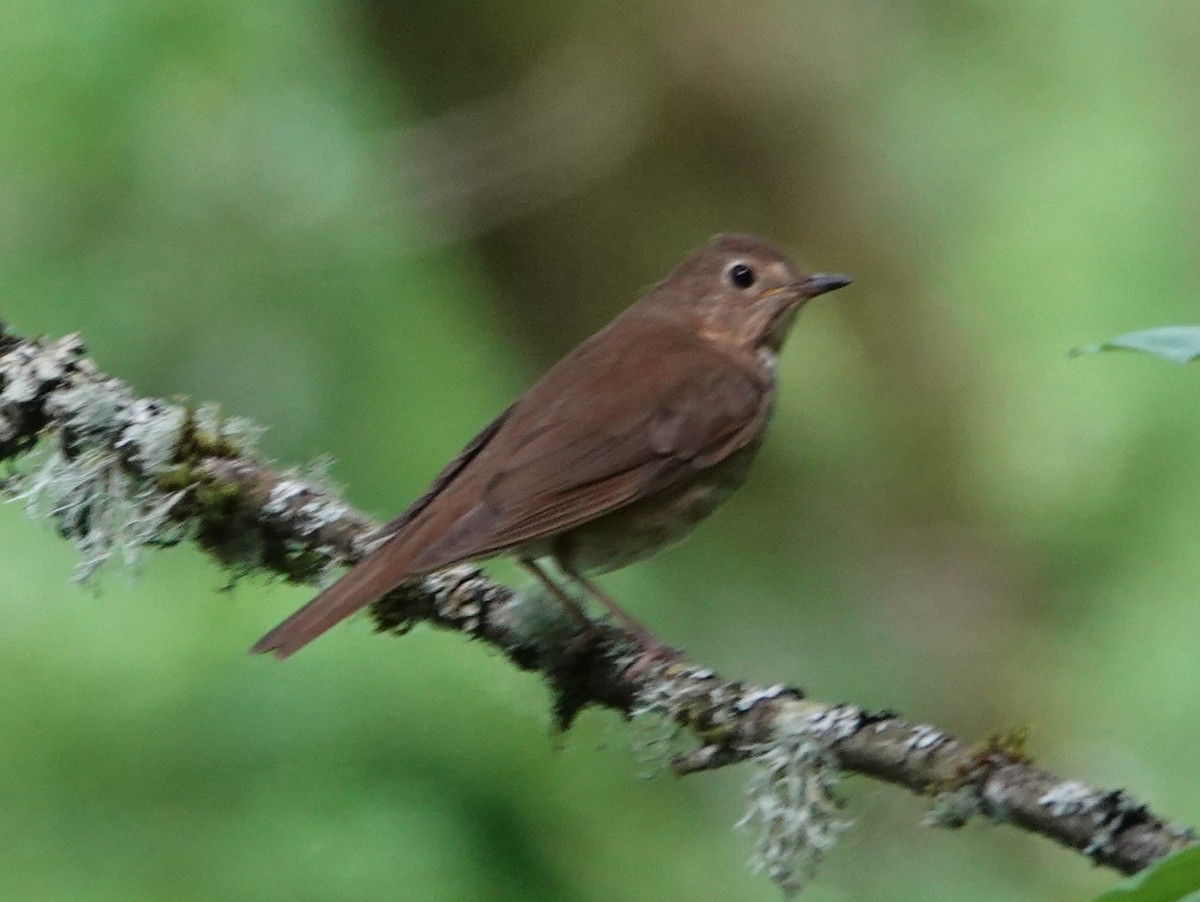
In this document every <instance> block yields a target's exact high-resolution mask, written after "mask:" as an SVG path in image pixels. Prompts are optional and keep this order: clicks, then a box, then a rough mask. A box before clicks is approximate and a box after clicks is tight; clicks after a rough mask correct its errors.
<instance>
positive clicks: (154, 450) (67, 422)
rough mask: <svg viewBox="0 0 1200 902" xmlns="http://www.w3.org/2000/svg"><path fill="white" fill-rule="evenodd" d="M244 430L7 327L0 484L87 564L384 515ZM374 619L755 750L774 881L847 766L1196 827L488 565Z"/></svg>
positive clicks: (557, 696)
mask: <svg viewBox="0 0 1200 902" xmlns="http://www.w3.org/2000/svg"><path fill="white" fill-rule="evenodd" d="M255 437H256V430H255V429H254V428H253V427H252V426H251V425H250V424H248V423H247V422H245V421H242V420H238V419H228V418H223V417H222V416H221V415H220V412H219V410H218V409H217V408H215V407H201V408H192V407H189V406H186V405H184V404H177V403H170V402H165V401H161V400H156V399H148V398H139V397H137V396H136V395H135V394H134V393H133V392H132V390H130V389H129V388H128V386H126V385H125V384H124V383H122V382H121V381H120V380H117V379H113V378H110V377H108V376H105V375H104V374H103V373H101V372H100V371H99V370H98V369H97V368H96V366H95V365H94V364H93V363H92V362H91V360H89V359H88V358H87V357H86V356H85V349H84V346H83V343H82V341H81V340H80V339H79V337H78V336H68V337H66V338H62V339H59V340H57V341H49V340H30V339H23V338H19V337H17V336H15V335H13V334H11V333H9V332H7V331H4V332H3V333H0V460H6V461H9V462H10V465H11V466H12V468H13V470H14V475H12V476H10V477H9V478H8V479H7V480H6V483H5V486H6V488H7V491H8V494H9V497H10V498H13V499H15V500H19V501H23V502H24V503H25V505H26V507H27V509H28V511H29V512H30V514H31V515H32V516H35V517H45V518H50V519H51V520H53V521H54V523H55V525H56V527H57V528H58V531H59V532H60V534H61V535H62V536H63V537H64V538H66V539H67V540H69V541H71V542H72V543H74V544H75V545H76V546H77V547H78V548H79V550H80V553H81V563H80V566H79V568H78V574H77V575H78V576H79V577H80V578H86V577H87V576H89V575H91V574H92V573H93V572H94V571H95V570H96V568H97V567H99V566H100V565H101V564H103V563H105V562H106V561H107V560H109V559H110V558H111V557H112V556H113V555H114V554H116V553H120V554H122V556H123V557H124V558H125V559H126V560H136V558H137V557H138V555H139V553H140V552H142V551H144V550H145V549H146V548H152V547H157V546H161V545H164V544H173V543H177V542H180V541H183V540H191V541H194V542H195V543H196V544H198V545H199V546H200V547H201V548H202V549H204V550H205V551H207V552H208V553H209V554H211V555H212V556H213V557H215V558H216V559H217V561H218V562H220V563H221V564H222V566H224V567H225V568H227V569H229V570H230V571H231V573H232V574H233V576H235V577H236V576H237V575H240V574H243V573H249V572H267V573H272V574H277V575H279V576H282V577H284V578H286V579H288V580H292V581H297V582H305V583H314V582H319V581H321V580H322V579H327V578H329V576H331V575H332V573H333V571H334V569H335V568H336V567H337V566H339V565H342V564H351V563H353V562H354V561H356V560H357V559H358V558H360V557H361V556H362V555H363V553H364V552H365V551H366V550H367V549H369V548H370V547H372V546H373V544H374V543H376V542H378V541H379V540H380V538H381V535H380V533H379V531H378V527H377V525H376V524H374V523H373V522H372V521H371V520H370V519H369V518H368V517H366V516H364V515H363V514H361V513H358V512H357V511H355V510H354V509H353V508H352V507H350V506H349V505H348V504H347V503H346V502H345V501H343V500H342V499H341V498H340V497H338V495H337V493H336V492H335V491H333V490H332V489H330V488H328V487H326V486H325V485H324V484H323V482H322V479H321V474H320V473H319V471H314V472H307V473H306V472H301V471H295V470H289V471H285V472H277V471H275V470H273V469H271V468H270V467H268V466H267V465H266V464H264V463H263V462H262V460H261V459H260V458H259V457H258V456H257V455H256V453H255V451H254V440H255ZM18 459H20V463H19V465H17V464H16V461H17V460H18ZM372 616H373V617H374V620H375V623H376V627H377V629H378V630H379V631H381V632H388V633H394V634H399V633H403V632H405V631H407V630H408V629H410V628H411V627H412V626H414V625H416V624H418V623H428V624H430V625H432V626H435V627H438V628H441V629H446V630H453V631H455V632H458V633H461V634H463V635H464V636H466V637H467V638H469V639H475V640H479V641H482V642H485V643H487V644H489V645H491V646H493V647H495V648H496V649H498V650H500V651H501V652H502V653H503V654H504V655H505V656H506V657H507V658H508V659H509V660H510V661H511V662H512V663H513V664H514V665H515V666H517V667H518V668H520V669H522V670H529V671H536V672H539V673H541V674H542V675H543V676H544V678H545V679H546V681H547V683H548V684H549V686H550V688H551V690H552V692H553V694H554V713H555V718H556V721H557V723H558V725H559V726H560V727H561V728H563V729H566V728H567V727H569V726H570V725H571V723H572V721H573V720H574V718H575V717H576V715H577V714H578V713H579V712H580V711H581V710H583V709H584V708H586V707H588V706H598V707H604V708H611V709H613V710H616V711H619V712H621V713H622V714H625V715H627V716H632V717H635V718H645V719H647V720H648V721H654V720H655V719H656V717H657V722H658V723H660V724H665V725H667V727H668V731H667V734H664V735H663V736H660V737H659V738H658V739H657V740H654V741H652V742H650V743H649V746H650V748H651V749H664V748H666V747H667V746H668V743H669V740H670V738H672V737H671V735H670V734H671V733H673V732H674V731H679V730H682V731H686V733H688V734H690V735H691V736H692V737H693V738H694V740H695V742H696V745H695V747H694V748H692V749H691V750H690V751H687V752H685V753H682V754H679V755H677V756H675V757H674V759H673V761H672V767H673V769H674V771H675V772H676V773H677V774H680V775H686V774H692V773H696V772H699V771H705V770H712V769H715V768H719V767H725V766H728V765H730V764H735V763H737V762H741V761H751V762H753V763H754V765H755V771H754V775H753V777H752V780H751V786H750V793H749V804H748V811H747V814H746V817H745V818H743V823H745V824H748V825H750V826H752V827H754V828H756V829H757V832H758V839H757V848H756V856H755V862H756V864H757V865H758V866H759V867H761V868H762V869H764V870H767V871H768V873H769V874H770V876H771V877H772V879H774V880H776V881H777V882H778V883H779V884H780V885H781V886H782V887H783V888H784V889H785V890H786V891H792V890H795V889H798V888H799V887H800V886H801V885H802V883H803V881H804V880H805V879H806V878H807V877H808V876H809V875H810V873H811V871H812V869H813V867H815V865H816V863H817V862H818V861H819V859H820V858H821V856H822V854H823V853H824V852H825V851H826V850H827V849H828V848H829V846H830V845H831V844H832V843H833V842H834V841H835V839H836V836H837V834H838V833H839V832H841V831H842V830H844V829H845V828H846V826H847V824H846V821H845V820H844V819H843V816H842V814H841V810H840V806H839V805H838V804H837V803H836V801H835V799H834V796H833V789H834V784H835V782H836V778H837V776H838V775H839V774H840V773H841V772H853V773H858V774H864V775H866V776H869V777H873V778H875V779H878V780H881V781H883V782H886V783H891V784H893V785H896V786H899V787H903V788H905V789H908V790H910V791H912V792H914V793H917V794H921V795H928V796H930V797H931V798H932V800H933V804H932V808H931V810H930V812H929V814H928V815H927V817H926V821H925V822H926V823H927V824H929V825H933V826H942V827H958V826H961V825H962V824H964V823H966V822H967V821H968V820H969V819H970V818H972V817H975V816H982V817H984V818H987V819H989V820H990V821H992V822H994V823H1007V824H1011V825H1013V826H1016V827H1019V828H1021V829H1023V830H1026V831H1028V832H1030V833H1036V834H1040V835H1042V836H1046V837H1049V838H1050V839H1053V840H1054V841H1056V842H1058V843H1060V844H1061V845H1064V846H1066V847H1067V848H1070V849H1074V850H1076V851H1078V852H1080V853H1082V854H1084V855H1086V856H1088V857H1089V858H1091V859H1092V860H1093V861H1094V862H1096V863H1097V864H1102V865H1105V866H1108V867H1111V868H1114V869H1116V870H1118V871H1120V872H1122V873H1126V874H1129V873H1134V872H1136V871H1139V870H1141V869H1143V868H1145V867H1147V866H1148V865H1149V864H1151V863H1153V862H1154V861H1157V860H1158V859H1160V858H1162V857H1164V856H1165V855H1167V854H1168V853H1170V852H1172V851H1174V850H1176V849H1179V848H1182V847H1183V846H1186V845H1190V844H1192V843H1194V842H1195V841H1196V838H1197V837H1196V835H1195V833H1194V832H1193V831H1192V830H1190V829H1188V828H1185V827H1182V826H1180V825H1176V824H1172V823H1169V822H1167V821H1165V820H1163V819H1162V818H1161V817H1159V816H1158V815H1156V814H1154V813H1152V812H1151V811H1150V810H1149V809H1148V808H1147V807H1146V806H1145V805H1144V804H1142V803H1140V802H1138V801H1137V800H1136V799H1134V798H1132V797H1131V796H1129V795H1127V794H1126V793H1125V792H1124V791H1122V790H1113V791H1105V790H1101V789H1097V788H1094V787H1091V786H1088V785H1087V784H1085V783H1082V782H1079V781H1076V780H1065V779H1062V778H1060V777H1057V776H1055V775H1054V774H1052V773H1050V772H1048V771H1046V770H1042V769H1040V768H1038V767H1035V766H1034V765H1033V764H1032V762H1031V761H1030V760H1029V759H1028V757H1027V756H1026V755H1025V754H1024V752H1023V751H1022V742H1021V738H1020V737H1004V738H997V739H993V740H991V741H989V742H985V743H982V744H977V745H968V744H966V743H964V742H962V741H961V740H959V739H956V738H954V737H953V736H950V735H949V734H947V733H945V732H943V731H942V730H939V729H937V728H936V727H932V726H929V725H925V724H914V723H911V722H908V721H905V720H903V719H902V718H900V717H898V716H896V715H895V714H892V713H890V712H882V713H872V712H867V711H864V710H863V709H861V708H858V707H855V706H853V705H842V704H828V703H825V702H819V701H815V700H813V699H810V698H807V697H806V696H805V695H804V693H803V692H801V691H800V690H799V689H795V688H789V687H784V686H771V687H763V686H756V685H753V684H750V683H745V682H741V681H737V680H730V679H727V678H724V677H722V676H720V675H718V674H716V673H714V672H713V671H711V670H707V669H703V668H701V667H698V666H695V665H692V664H685V663H678V662H672V663H658V664H655V665H654V666H652V667H649V668H647V669H645V671H644V672H639V673H638V674H637V675H636V676H631V675H630V674H631V671H630V669H629V664H630V662H631V661H633V660H634V659H635V658H636V656H637V646H636V643H635V641H634V639H633V637H632V636H629V635H628V634H626V633H625V632H623V631H622V630H620V629H619V628H617V627H615V626H613V625H611V624H609V623H606V622H600V621H597V622H596V623H595V624H594V630H593V631H591V632H590V633H589V634H588V635H587V636H585V637H584V638H582V639H581V638H579V637H578V635H577V630H576V628H575V625H574V624H573V622H572V621H571V620H570V619H569V618H567V617H566V616H565V615H564V614H563V612H562V610H561V607H560V606H558V605H554V604H548V603H546V601H545V599H542V598H540V597H538V596H536V595H530V594H525V593H519V592H516V591H514V590H512V589H509V588H507V587H505V586H501V585H498V584H496V583H494V582H491V581H490V580H489V579H488V578H487V577H486V576H485V575H484V574H483V572H482V571H481V570H479V569H478V568H475V567H471V566H459V567H454V568H452V569H450V570H447V571H444V572H441V573H438V574H435V575H433V576H430V577H427V578H425V579H422V580H419V581H415V582H413V583H410V584H406V585H404V586H402V587H400V588H399V589H397V590H396V591H394V592H392V593H391V594H390V595H388V596H387V597H386V598H384V599H382V600H381V601H379V602H378V603H376V604H375V606H374V608H373V610H372Z"/></svg>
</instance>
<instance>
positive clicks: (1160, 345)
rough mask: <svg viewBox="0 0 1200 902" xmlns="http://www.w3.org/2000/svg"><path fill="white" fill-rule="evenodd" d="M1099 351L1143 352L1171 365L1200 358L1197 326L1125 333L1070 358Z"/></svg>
mask: <svg viewBox="0 0 1200 902" xmlns="http://www.w3.org/2000/svg"><path fill="white" fill-rule="evenodd" d="M1101 351H1142V352H1144V353H1146V354H1156V355H1157V356H1159V357H1165V358H1166V359H1167V360H1170V361H1172V362H1174V363H1190V362H1191V361H1193V360H1195V359H1196V358H1197V357H1200V326H1160V327H1159V328H1157V329H1145V330H1143V331H1141V332H1128V333H1126V334H1125V335H1118V336H1117V337H1116V338H1110V339H1109V340H1108V341H1105V342H1101V343H1100V344H1095V345H1088V346H1087V347H1085V348H1076V349H1075V350H1074V351H1072V352H1071V354H1072V355H1073V356H1079V355H1080V354H1098V353H1099V352H1101Z"/></svg>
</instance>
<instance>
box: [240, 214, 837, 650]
mask: <svg viewBox="0 0 1200 902" xmlns="http://www.w3.org/2000/svg"><path fill="white" fill-rule="evenodd" d="M849 283H850V279H849V278H848V277H846V276H844V275H836V274H824V273H822V274H817V275H806V274H805V273H803V272H801V271H800V270H799V269H798V268H797V267H796V266H795V265H794V264H793V263H792V262H791V261H790V260H788V258H787V257H786V256H784V255H783V254H782V253H781V252H780V251H778V250H777V249H776V248H774V247H773V246H772V245H770V244H769V243H767V242H766V241H764V240H762V239H760V238H756V237H753V236H748V235H718V236H717V237H715V238H713V239H712V240H711V241H710V242H709V243H708V244H707V245H705V246H704V247H701V248H699V249H698V250H696V251H695V252H693V253H692V254H691V256H689V257H688V258H687V259H686V260H684V262H683V263H682V264H680V265H679V266H678V267H677V268H676V269H675V270H674V271H673V272H672V273H671V274H670V275H669V276H667V278H666V279H664V280H663V281H662V282H660V283H659V284H658V285H656V286H655V287H654V288H653V289H652V290H651V291H650V292H649V293H648V294H646V295H645V296H644V297H642V298H641V299H640V300H638V301H637V302H636V303H634V304H633V305H632V306H630V307H629V308H628V309H626V310H625V312H623V313H622V314H620V315H619V316H618V317H617V318H616V319H615V320H613V321H612V322H611V323H610V324H609V325H608V326H606V327H605V328H604V329H602V330H600V331H599V332H597V333H596V334H595V335H593V336H592V337H591V338H589V339H587V340H586V341H584V342H583V344H581V345H579V346H578V347H577V348H575V350H573V351H571V352H570V353H569V354H567V356H566V357H564V358H563V359H562V360H560V361H559V362H558V363H557V364H555V365H554V366H553V367H551V368H550V369H549V370H548V371H547V372H546V373H545V375H543V376H542V377H541V379H539V380H538V381H537V382H536V383H535V384H534V385H533V386H532V387H531V388H530V389H529V390H528V391H527V392H526V393H525V394H524V395H522V396H521V397H520V398H519V399H518V400H517V401H516V402H515V403H514V404H512V405H511V406H510V407H509V408H508V409H507V410H505V411H504V412H503V413H501V414H500V415H499V416H498V417H496V418H495V419H494V420H492V422H491V423H489V424H488V425H487V426H486V427H484V429H483V431H482V432H480V433H479V434H478V435H477V436H475V438H473V439H472V440H471V441H470V442H469V443H468V444H467V446H466V447H465V448H463V450H462V451H461V452H460V453H459V454H458V456H457V457H455V458H454V459H453V460H452V461H450V463H449V464H447V465H446V467H445V468H444V469H443V470H442V472H441V473H439V474H438V476H437V477H436V478H435V479H434V481H433V484H432V485H431V486H430V487H429V489H428V490H427V491H426V492H425V494H423V495H422V496H421V497H420V498H418V499H417V500H416V501H414V502H413V503H412V504H411V505H410V506H409V508H408V509H407V510H406V511H404V512H403V513H402V514H400V516H399V517H397V518H396V519H395V520H393V521H392V522H391V523H389V524H388V525H387V526H386V527H384V529H383V530H382V531H381V535H385V536H387V538H386V540H384V541H383V542H382V544H380V545H379V546H378V547H377V548H376V549H375V550H373V551H371V552H370V553H369V554H367V555H366V556H364V557H363V558H362V559H361V560H360V561H359V562H358V563H357V564H356V565H355V566H354V567H353V568H351V569H350V571H349V572H347V573H346V574H345V575H344V576H343V577H342V578H341V579H339V580H338V581H337V582H335V583H333V584H332V585H330V586H329V587H328V588H327V589H325V590H324V591H322V592H321V593H320V594H319V595H317V596H316V597H315V598H314V599H312V601H310V602H309V603H308V604H306V605H304V607H302V608H300V609H299V610H298V611H296V612H295V613H294V614H292V615H291V616H290V617H288V618H287V619H286V620H284V621H283V622H282V623H280V624H279V625H278V626H277V627H275V628H274V629H273V630H271V631H270V632H269V633H267V634H266V635H265V636H263V637H262V639H260V640H259V641H258V642H257V643H256V644H255V645H254V647H253V648H252V649H251V651H253V652H255V653H263V652H271V653H274V654H275V655H276V656H278V657H280V658H286V657H288V656H289V655H291V654H293V653H295V652H296V651H298V650H299V649H301V648H303V647H304V646H305V645H307V644H308V643H309V642H311V641H312V640H313V639H315V638H317V637H318V636H320V635H321V634H322V633H324V632H325V631H326V630H328V629H329V628H330V627H332V626H334V625H335V624H336V623H338V622H340V621H341V620H343V619H345V618H346V617H348V616H349V615H350V614H352V613H354V612H355V611H357V610H359V609H361V608H363V607H366V606H367V605H369V604H371V603H372V602H374V601H376V600H378V599H379V598H380V597H382V596H383V595H385V594H386V593H388V592H390V591H391V590H392V589H394V588H396V587H397V586H399V585H400V584H401V583H404V582H406V581H409V580H414V579H417V578H420V577H422V576H425V575H427V574H430V573H433V572H435V571H438V570H441V569H444V568H446V567H450V566H453V565H455V564H460V563H463V562H466V561H478V560H483V559H486V558H491V557H495V556H498V555H508V556H511V557H513V558H515V559H516V560H517V561H518V562H519V563H520V565H521V566H522V567H524V568H525V569H526V570H528V571H529V572H530V573H531V574H532V575H533V576H534V577H535V578H536V579H537V580H538V581H539V582H540V583H542V584H543V585H544V586H545V587H546V588H547V589H548V590H549V591H550V592H551V593H552V594H553V595H554V596H555V597H556V598H558V599H559V600H560V601H561V602H562V603H563V604H564V605H566V606H567V607H568V608H569V609H570V610H571V611H572V613H573V614H575V615H576V616H577V617H583V616H584V615H583V614H582V612H581V610H580V608H579V606H578V604H577V603H576V602H575V601H574V600H573V599H572V598H571V597H570V595H569V594H568V593H567V591H566V590H565V589H564V587H563V585H562V584H561V583H560V581H559V580H557V579H555V578H554V577H552V576H551V573H550V570H549V569H548V567H547V563H549V562H552V563H553V564H554V565H555V566H556V567H557V568H558V570H559V571H560V573H561V575H562V577H565V581H566V582H568V583H573V584H575V585H577V586H578V587H579V588H581V589H582V590H583V592H584V594H585V595H586V596H587V597H590V598H592V599H594V600H596V601H597V602H598V603H600V604H601V605H602V606H604V607H605V608H607V609H608V610H609V611H610V612H611V613H612V614H613V616H614V617H616V618H617V619H619V620H620V621H621V622H622V623H623V624H625V625H626V626H627V627H628V628H629V629H630V630H631V631H632V632H633V633H634V634H635V635H636V636H637V638H638V640H639V642H641V644H642V646H643V648H644V649H645V650H646V651H648V652H650V653H654V652H655V651H658V650H660V649H661V645H660V643H658V641H657V640H656V639H655V638H654V636H653V635H652V634H651V633H650V631H649V630H647V629H646V628H645V627H643V626H642V625H641V624H640V623H639V622H638V621H637V620H636V618H634V617H632V616H631V615H630V614H628V613H627V612H626V611H625V610H624V609H623V608H622V607H621V606H620V605H618V604H617V603H616V602H615V601H614V600H613V599H612V598H610V597H609V596H608V595H607V594H606V593H605V592H604V591H603V590H602V589H601V588H600V587H599V586H598V585H596V583H595V582H594V581H593V580H592V576H594V575H596V574H600V573H605V572H608V571H611V570H616V569H618V568H620V567H624V566H626V565H627V564H631V563H633V562H634V561H638V560H640V559H642V558H645V557H647V556H648V555H651V554H654V553H655V552H657V551H658V550H659V549H661V548H663V547H665V546H667V545H669V544H671V543H673V542H675V541H677V540H679V539H681V538H683V537H684V536H685V535H686V534H687V533H688V532H690V531H691V530H692V529H693V527H695V526H696V525H697V524H698V523H699V522H700V521H701V520H703V519H704V518H706V517H707V516H708V515H709V514H711V513H712V512H713V510H715V509H716V508H717V506H718V505H720V504H721V502H723V501H724V500H725V499H726V498H728V497H729V495H730V494H731V493H732V492H733V491H734V490H735V489H736V488H737V487H738V486H739V485H741V484H742V481H743V480H744V479H745V477H746V473H747V470H748V469H749V467H750V464H751V462H752V460H753V459H754V456H755V454H756V453H757V452H758V449H759V447H760V445H761V444H762V440H763V435H764V432H765V430H766V427H767V423H768V421H769V420H770V417H771V410H772V407H773V403H774V398H775V382H776V377H775V369H776V358H777V356H778V354H779V351H780V349H781V347H782V346H783V342H784V339H785V338H786V337H787V334H788V332H789V331H790V330H791V326H792V323H793V321H794V319H795V316H796V313H797V312H798V311H799V310H800V308H801V307H802V306H803V305H804V303H805V301H807V300H809V299H810V298H814V297H816V296H817V295H821V294H824V293H826V292H828V291H833V290H835V289H838V288H841V287H843V286H845V285H848V284H849Z"/></svg>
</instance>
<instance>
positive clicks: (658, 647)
mask: <svg viewBox="0 0 1200 902" xmlns="http://www.w3.org/2000/svg"><path fill="white" fill-rule="evenodd" d="M558 566H559V567H560V568H562V572H563V573H565V574H566V575H567V576H569V577H570V578H571V579H572V580H574V581H575V582H576V583H577V584H578V585H579V586H580V587H581V588H582V589H583V591H584V592H586V593H587V594H588V595H589V596H591V597H592V598H593V599H595V600H596V601H598V602H599V603H600V604H601V605H603V606H604V608H605V609H606V610H607V611H608V612H609V613H611V614H612V615H613V616H614V617H616V618H617V620H618V621H620V623H621V625H622V626H624V627H625V628H626V629H627V630H629V631H630V632H631V633H633V634H634V636H636V637H637V640H638V644H639V645H641V646H642V654H641V657H639V658H638V659H637V660H636V661H634V663H633V665H632V666H631V667H630V668H629V670H628V676H630V677H636V676H638V675H640V674H641V673H642V672H643V671H644V670H645V669H646V668H647V667H648V666H650V664H652V663H654V662H655V661H659V660H671V659H673V658H678V657H679V656H680V652H679V651H678V649H674V648H671V647H670V646H667V645H664V644H663V643H662V642H661V641H659V638H658V637H657V636H655V635H654V633H652V632H650V630H649V629H647V628H646V626H645V625H643V624H642V622H641V621H640V620H638V619H637V618H636V617H634V616H633V615H632V614H630V613H629V612H628V611H626V610H625V609H624V608H623V607H621V606H620V605H619V604H617V602H616V601H615V600H614V599H613V597H612V596H611V595H609V594H608V593H607V592H605V591H604V590H603V589H601V588H600V587H599V586H598V585H596V584H595V583H594V582H592V581H591V580H590V579H588V578H587V577H586V576H584V575H583V574H582V573H580V572H579V571H578V570H576V569H575V568H574V567H572V566H571V565H570V564H568V563H567V562H566V561H563V560H559V561H558Z"/></svg>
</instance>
